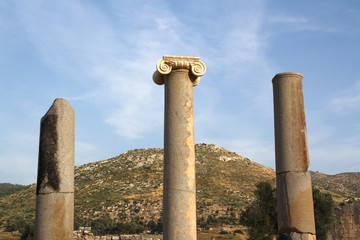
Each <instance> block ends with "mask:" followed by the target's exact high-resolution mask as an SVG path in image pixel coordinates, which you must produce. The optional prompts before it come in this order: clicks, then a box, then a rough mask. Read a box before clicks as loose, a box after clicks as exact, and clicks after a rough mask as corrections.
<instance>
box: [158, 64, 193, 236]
mask: <svg viewBox="0 0 360 240" xmlns="http://www.w3.org/2000/svg"><path fill="white" fill-rule="evenodd" d="M192 88H193V83H192V81H191V80H190V77H189V70H186V69H178V70H173V71H171V72H170V74H168V75H165V126H164V205H163V206H164V240H195V239H196V191H195V143H194V115H193V89H192Z"/></svg>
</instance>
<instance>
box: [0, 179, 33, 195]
mask: <svg viewBox="0 0 360 240" xmlns="http://www.w3.org/2000/svg"><path fill="white" fill-rule="evenodd" d="M28 187H29V186H24V185H19V184H11V183H0V198H1V197H5V196H8V195H11V194H13V193H16V192H19V191H21V190H23V189H26V188H28Z"/></svg>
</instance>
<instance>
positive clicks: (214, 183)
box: [0, 144, 360, 230]
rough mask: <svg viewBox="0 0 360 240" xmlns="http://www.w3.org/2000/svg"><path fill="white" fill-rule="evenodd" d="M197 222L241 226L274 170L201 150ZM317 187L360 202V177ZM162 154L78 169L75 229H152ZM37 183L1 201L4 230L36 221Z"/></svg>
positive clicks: (210, 148) (317, 179)
mask: <svg viewBox="0 0 360 240" xmlns="http://www.w3.org/2000/svg"><path fill="white" fill-rule="evenodd" d="M195 149H196V181H197V213H198V223H199V225H200V226H202V227H206V226H207V225H208V224H210V225H211V224H212V225H217V226H222V225H226V224H238V219H239V216H240V213H241V210H242V209H244V208H245V206H247V204H248V203H250V202H251V201H252V200H253V199H254V194H253V192H254V190H255V185H256V183H258V182H259V181H267V180H268V181H270V182H271V183H272V184H274V185H275V171H274V170H273V169H271V168H268V167H265V166H263V165H260V164H258V163H255V162H252V161H250V160H249V159H247V158H246V157H242V156H240V155H238V154H236V153H234V152H230V151H228V150H226V149H224V148H221V147H218V146H216V145H214V144H197V145H196V148H195ZM311 174H312V176H313V183H314V184H315V185H316V186H318V187H319V188H321V189H322V190H323V191H328V192H330V193H332V194H334V195H335V196H336V199H337V200H338V201H342V200H343V199H345V198H346V197H349V196H350V197H358V196H360V195H359V194H360V191H359V186H360V184H359V174H360V173H344V174H337V175H326V174H323V173H318V172H312V173H311ZM162 180H163V150H162V149H154V148H146V149H135V150H130V151H127V152H125V153H123V154H121V155H119V156H116V157H113V158H110V159H108V160H103V161H98V162H93V163H88V164H85V165H81V166H77V167H75V224H76V225H77V226H79V225H82V226H84V225H89V224H90V223H91V222H93V221H94V220H96V219H98V220H99V219H110V218H111V219H114V220H115V221H121V222H125V221H126V222H136V223H138V224H142V225H147V224H148V223H149V222H151V221H153V222H157V221H158V219H159V218H160V216H161V210H162V190H163V184H162ZM35 191H36V186H35V184H33V185H31V186H29V187H27V188H26V189H23V190H21V191H19V192H16V193H13V194H11V195H7V196H3V197H1V198H0V230H4V229H5V228H6V227H8V228H9V226H13V225H16V221H20V220H22V221H25V220H31V219H34V215H35V198H36V196H35Z"/></svg>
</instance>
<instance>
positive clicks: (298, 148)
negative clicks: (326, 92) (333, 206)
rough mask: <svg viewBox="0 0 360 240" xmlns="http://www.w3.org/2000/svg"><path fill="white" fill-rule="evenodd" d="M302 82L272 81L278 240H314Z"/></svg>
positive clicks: (286, 76)
mask: <svg viewBox="0 0 360 240" xmlns="http://www.w3.org/2000/svg"><path fill="white" fill-rule="evenodd" d="M302 79H303V76H302V75H301V74H299V73H281V74H277V75H276V76H275V77H274V78H273V91H274V120H275V121H274V123H275V152H276V154H275V157H276V185H277V199H278V200H277V204H278V228H279V234H280V236H281V238H280V239H316V236H315V220H314V208H313V198H312V186H311V177H310V173H309V172H308V167H309V153H308V145H307V135H306V121H305V108H304V99H303V88H302Z"/></svg>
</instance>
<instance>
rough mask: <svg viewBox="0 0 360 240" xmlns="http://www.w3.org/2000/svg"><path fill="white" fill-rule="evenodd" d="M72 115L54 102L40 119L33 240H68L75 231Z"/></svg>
mask: <svg viewBox="0 0 360 240" xmlns="http://www.w3.org/2000/svg"><path fill="white" fill-rule="evenodd" d="M74 136H75V113H74V110H73V109H72V108H71V105H70V103H69V102H67V101H66V100H64V99H59V98H58V99H56V100H55V101H54V103H53V105H52V106H51V107H50V109H49V111H48V112H47V113H46V114H45V116H44V117H43V118H42V119H41V127H40V147H39V166H38V179H37V189H36V212H35V239H36V240H45V239H52V240H71V239H72V234H73V228H74V148H75V147H74V145H75V137H74Z"/></svg>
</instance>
